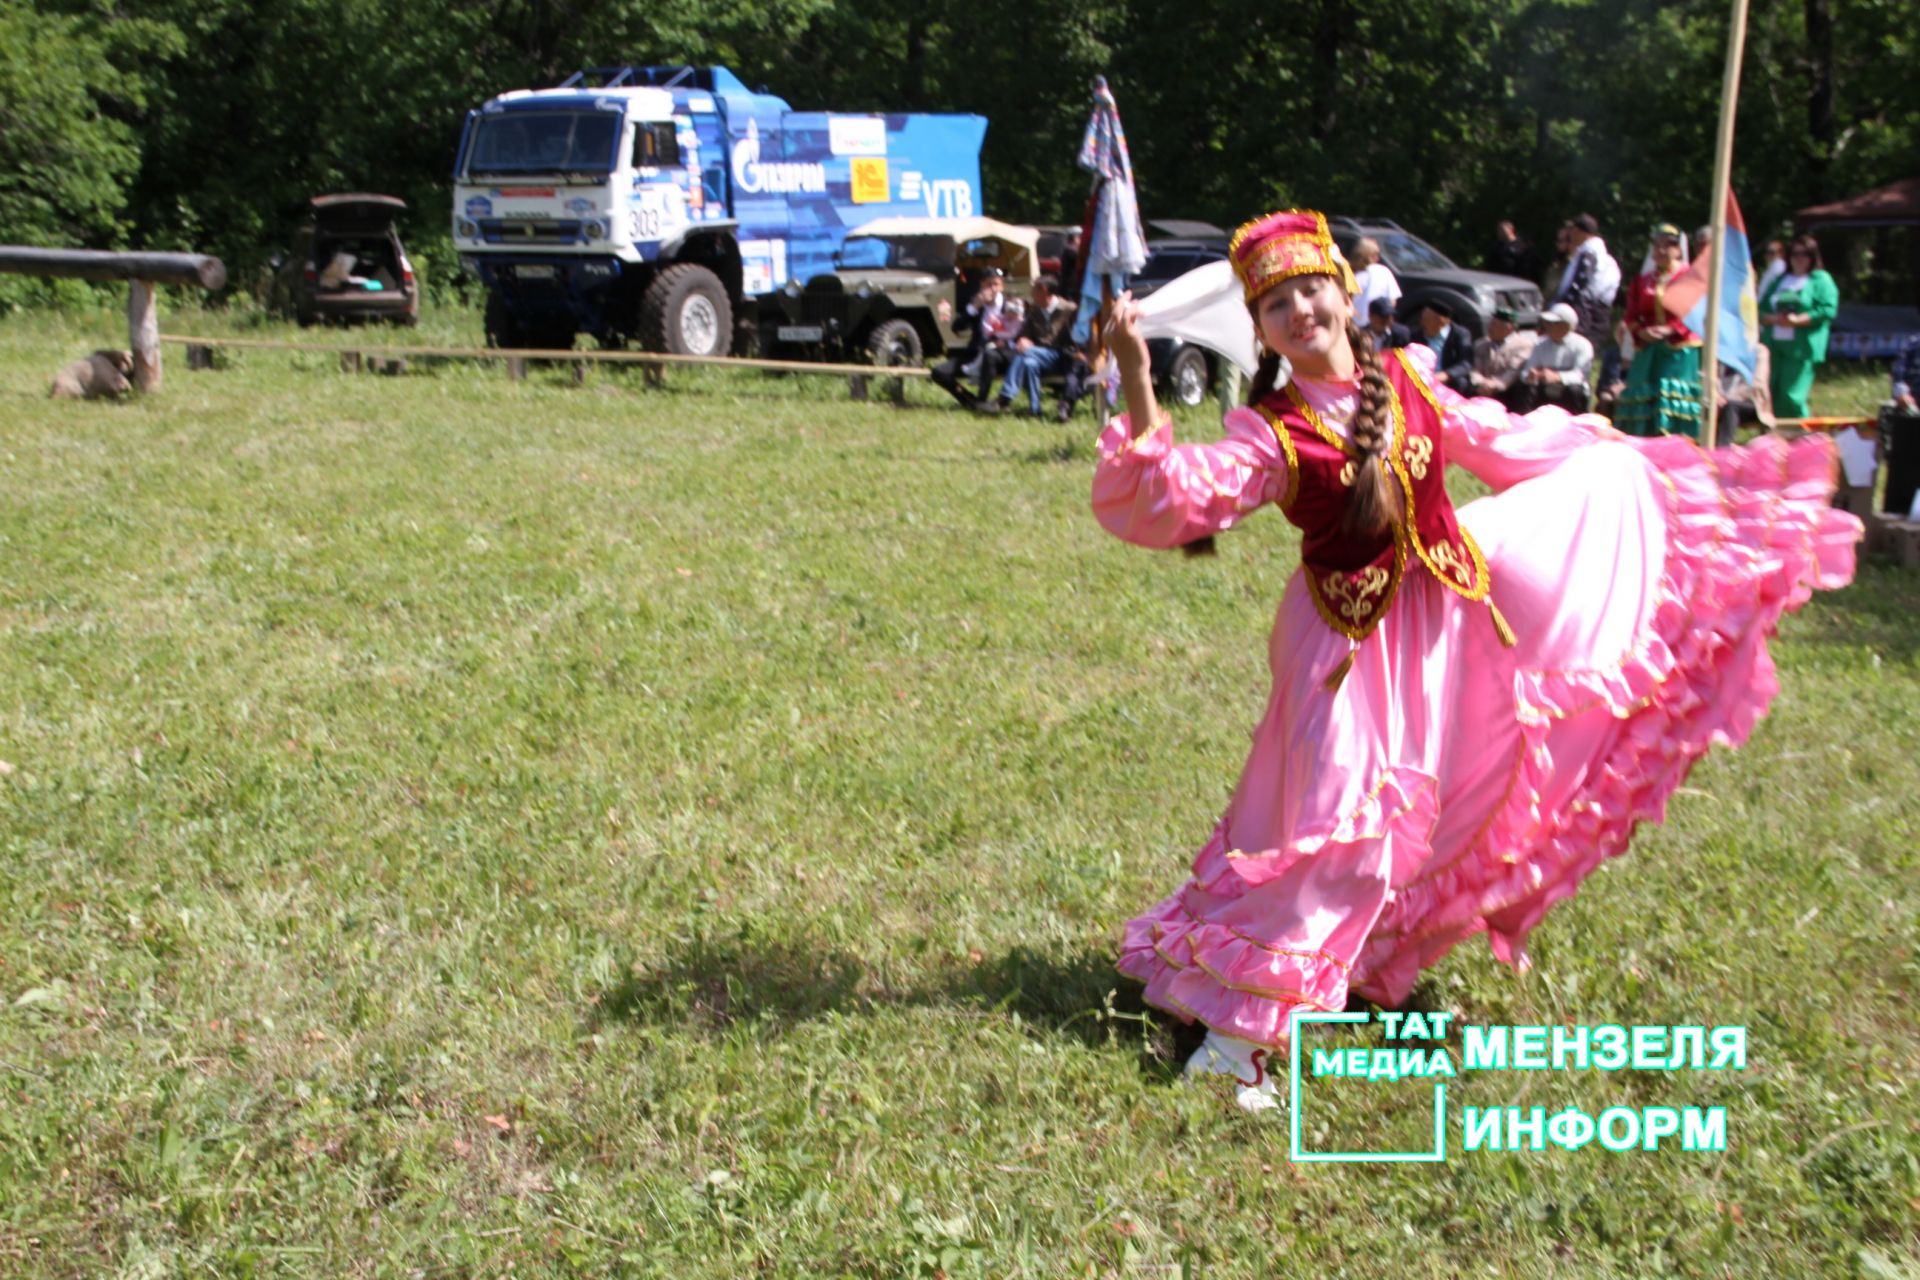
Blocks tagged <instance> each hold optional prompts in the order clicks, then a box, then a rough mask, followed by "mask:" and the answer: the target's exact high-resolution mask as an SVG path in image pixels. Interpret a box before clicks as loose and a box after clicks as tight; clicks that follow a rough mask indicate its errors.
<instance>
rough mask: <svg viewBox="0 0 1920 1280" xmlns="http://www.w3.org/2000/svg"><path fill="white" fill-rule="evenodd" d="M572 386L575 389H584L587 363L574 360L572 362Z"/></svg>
mask: <svg viewBox="0 0 1920 1280" xmlns="http://www.w3.org/2000/svg"><path fill="white" fill-rule="evenodd" d="M573 385H574V386H576V387H584V386H586V385H587V362H586V361H585V360H575V361H574V362H573Z"/></svg>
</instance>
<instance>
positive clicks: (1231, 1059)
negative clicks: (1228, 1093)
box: [1186, 1031, 1280, 1111]
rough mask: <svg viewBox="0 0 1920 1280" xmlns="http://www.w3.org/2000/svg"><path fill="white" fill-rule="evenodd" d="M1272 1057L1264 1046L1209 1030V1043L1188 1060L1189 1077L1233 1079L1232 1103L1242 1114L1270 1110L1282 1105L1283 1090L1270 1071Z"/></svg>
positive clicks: (1269, 1050) (1202, 1044)
mask: <svg viewBox="0 0 1920 1280" xmlns="http://www.w3.org/2000/svg"><path fill="white" fill-rule="evenodd" d="M1272 1054H1273V1050H1271V1049H1269V1048H1267V1046H1265V1045H1263V1044H1255V1043H1253V1041H1251V1040H1241V1039H1238V1038H1236V1037H1234V1036H1228V1035H1222V1034H1220V1033H1219V1032H1218V1031H1208V1032H1207V1038H1206V1040H1205V1041H1204V1042H1202V1043H1201V1045H1200V1047H1199V1048H1198V1049H1195V1050H1194V1051H1193V1056H1192V1057H1191V1058H1188V1059H1187V1070H1186V1074H1187V1075H1189V1076H1208V1075H1222V1076H1232V1077H1233V1080H1234V1086H1235V1087H1234V1091H1233V1100H1234V1101H1235V1102H1237V1103H1238V1104H1239V1105H1240V1109H1241V1110H1242V1111H1270V1110H1272V1109H1273V1108H1275V1107H1277V1106H1279V1105H1280V1090H1279V1089H1277V1088H1276V1087H1274V1083H1273V1076H1272V1073H1271V1072H1270V1071H1269V1070H1268V1068H1267V1062H1268V1060H1269V1058H1270V1057H1271V1056H1272Z"/></svg>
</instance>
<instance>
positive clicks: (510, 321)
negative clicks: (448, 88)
mask: <svg viewBox="0 0 1920 1280" xmlns="http://www.w3.org/2000/svg"><path fill="white" fill-rule="evenodd" d="M986 131H987V122H986V120H985V118H984V117H981V116H974V115H919V114H916V115H903V114H889V115H860V114H839V113H834V112H825V111H794V110H792V109H791V108H789V107H788V106H787V104H786V102H785V101H783V100H782V99H780V98H777V97H774V96H772V95H771V94H766V93H755V92H753V91H751V90H749V89H748V88H747V87H746V86H745V85H744V84H742V83H741V82H740V81H739V80H738V79H737V78H735V76H734V75H733V73H732V72H730V71H728V70H726V69H725V68H723V67H639V66H623V67H598V68H591V69H588V70H584V71H578V72H575V73H574V74H573V75H571V76H569V77H568V78H567V79H566V80H565V81H564V82H563V83H561V84H560V85H559V86H558V87H557V88H552V89H516V90H513V91H512V92H509V93H503V94H500V95H499V96H497V97H495V98H492V99H490V100H489V101H488V102H487V103H486V104H485V105H483V106H481V107H480V108H478V109H477V110H474V111H470V112H468V113H467V122H466V128H465V129H464V130H463V131H462V133H461V135H460V149H459V153H458V158H457V159H456V161H455V164H454V197H453V235H454V244H455V246H456V247H457V248H458V250H459V252H460V255H461V261H462V262H463V263H464V264H465V265H466V267H467V268H468V269H469V270H471V271H473V272H474V273H476V274H477V275H478V276H479V277H480V279H481V280H482V281H484V282H485V284H486V286H487V320H486V324H487V340H488V342H490V343H491V344H492V345H494V346H499V347H537V348H547V349H553V348H559V349H565V348H569V347H571V346H572V345H573V340H574V335H575V334H576V333H583V332H584V333H587V334H590V335H592V336H593V337H594V338H595V339H596V340H597V341H599V342H600V343H602V344H603V345H606V346H622V345H625V344H626V343H628V342H630V341H634V340H637V341H638V342H639V344H640V345H641V346H642V347H643V348H645V349H646V350H649V351H667V352H674V353H677V354H683V355H726V354H727V353H728V352H729V351H730V350H733V349H734V348H735V347H736V346H740V347H743V348H744V347H746V346H747V345H749V344H750V343H751V342H752V341H753V334H754V321H755V316H754V311H755V305H756V300H757V299H759V298H761V297H763V296H765V295H767V294H770V293H773V292H774V291H776V290H778V289H780V288H781V287H782V286H784V285H786V283H787V282H788V281H790V280H797V281H804V280H807V279H809V278H810V277H812V276H813V275H815V274H818V273H820V272H822V271H828V270H831V269H832V267H833V255H834V252H835V250H837V249H838V248H839V247H840V242H841V241H842V240H843V239H844V238H845V236H846V234H847V232H848V231H849V230H850V229H852V228H853V227H856V226H859V225H860V224H861V223H864V222H868V221H871V220H872V219H874V218H882V217H903V216H916V215H917V216H921V217H968V216H972V215H974V214H976V213H978V212H979V211H980V206H981V199H980V143H981V140H982V139H983V138H984V137H985V136H986Z"/></svg>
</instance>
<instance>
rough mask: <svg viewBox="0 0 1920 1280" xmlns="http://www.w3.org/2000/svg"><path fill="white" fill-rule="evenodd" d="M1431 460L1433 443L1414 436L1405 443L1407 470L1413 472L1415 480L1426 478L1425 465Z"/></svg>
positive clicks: (1423, 437)
mask: <svg viewBox="0 0 1920 1280" xmlns="http://www.w3.org/2000/svg"><path fill="white" fill-rule="evenodd" d="M1432 460H1433V441H1431V440H1429V439H1428V438H1427V437H1425V436H1415V437H1414V438H1413V439H1411V440H1409V441H1407V469H1408V470H1409V471H1411V472H1413V478H1414V479H1416V480H1425V479H1426V478H1427V463H1429V462H1431V461H1432Z"/></svg>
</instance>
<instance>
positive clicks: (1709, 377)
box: [1700, 0, 1747, 443]
mask: <svg viewBox="0 0 1920 1280" xmlns="http://www.w3.org/2000/svg"><path fill="white" fill-rule="evenodd" d="M1746 44H1747V0H1733V27H1732V30H1731V31H1729V32H1728V34H1727V71H1726V77H1725V79H1723V80H1722V81H1721V84H1720V133H1719V136H1718V137H1717V138H1716V139H1715V140H1714V150H1713V213H1712V216H1711V218H1710V219H1709V221H1710V224H1711V225H1712V227H1713V246H1712V250H1711V252H1710V253H1709V254H1708V257H1707V334H1706V344H1705V346H1704V348H1703V349H1702V350H1701V352H1700V390H1701V396H1700V417H1701V422H1700V438H1701V439H1702V440H1707V441H1713V442H1714V443H1718V441H1717V440H1715V437H1714V431H1715V429H1716V424H1717V423H1718V421H1719V417H1720V414H1719V405H1718V403H1717V401H1718V400H1719V397H1720V359H1719V357H1720V282H1721V279H1722V277H1723V275H1724V273H1725V270H1726V250H1727V189H1728V187H1729V186H1731V185H1732V182H1733V117H1734V114H1735V111H1736V109H1737V108H1738V107H1739V105H1740V56H1741V54H1742V53H1743V52H1744V51H1745V49H1746ZM1729 443H1731V442H1729Z"/></svg>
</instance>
